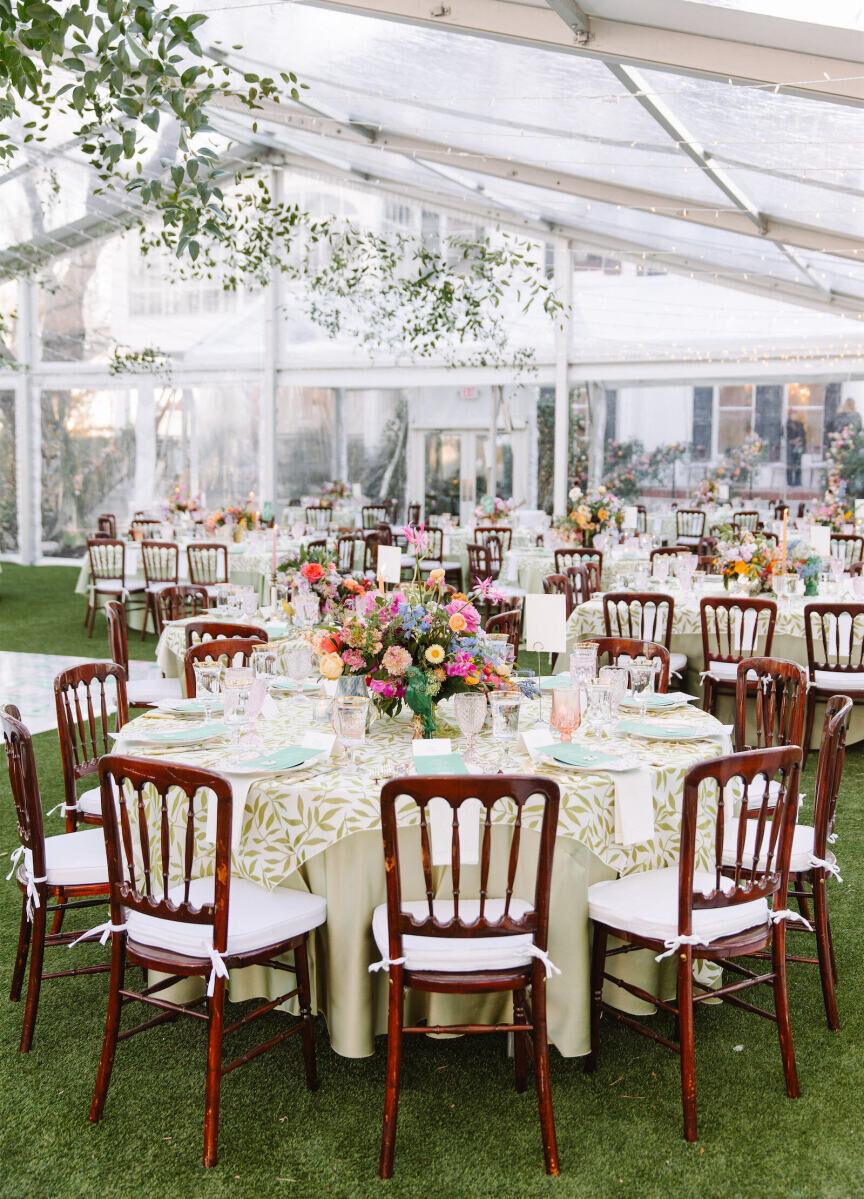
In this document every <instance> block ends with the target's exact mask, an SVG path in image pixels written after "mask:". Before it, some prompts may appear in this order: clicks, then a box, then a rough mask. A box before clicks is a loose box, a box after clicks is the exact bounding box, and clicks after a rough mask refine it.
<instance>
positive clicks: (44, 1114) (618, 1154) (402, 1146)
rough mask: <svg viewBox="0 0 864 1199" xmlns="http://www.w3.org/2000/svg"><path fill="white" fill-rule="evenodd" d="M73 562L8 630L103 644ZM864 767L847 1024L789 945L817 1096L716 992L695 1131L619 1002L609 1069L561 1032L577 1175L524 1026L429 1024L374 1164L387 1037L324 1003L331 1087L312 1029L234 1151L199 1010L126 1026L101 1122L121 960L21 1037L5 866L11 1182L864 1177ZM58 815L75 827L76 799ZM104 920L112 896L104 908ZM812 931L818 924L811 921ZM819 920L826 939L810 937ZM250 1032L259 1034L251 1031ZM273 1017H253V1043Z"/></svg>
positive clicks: (172, 1185) (3, 1134)
mask: <svg viewBox="0 0 864 1199" xmlns="http://www.w3.org/2000/svg"><path fill="white" fill-rule="evenodd" d="M74 581H75V572H74V570H72V569H70V568H68V567H47V568H38V569H30V570H26V569H24V568H20V567H18V568H16V567H11V566H8V567H7V566H4V568H3V573H2V576H0V593H2V597H3V598H2V603H0V649H6V650H9V649H15V650H39V651H40V652H43V653H64V654H76V655H83V654H92V655H93V656H94V657H96V656H104V655H105V654H106V639H105V630H104V622H102V621H100V622H97V633H96V636H95V637H94V638H93V640H92V641H89V640H88V638H87V637H86V635H85V634H84V631H83V628H82V626H81V622H82V621H83V600H82V599H81V597H74V600H73V597H72V595H71V592H72V588H73V586H74ZM140 645H141V643H140V642H138V641H137V639H135V638H133V639H132V641H131V642H130V650H132V652H133V653H135V651H137V650H138V647H139V646H140ZM153 645H154V642H153V639H152V637H151V638H150V639H149V640H148V641H147V642H145V643H144V646H143V650H144V655H145V656H146V655H150V656H152V652H153ZM136 656H138V655H137V654H136ZM0 698H2V699H3V700H12V701H14V698H15V697H14V695H9V696H5V697H0ZM35 746H36V754H37V763H38V767H39V772H40V779H41V784H42V797H43V803H44V806H45V808H46V809H47V808H50V807H52V806H53V805H54V804H55V803H58V802H59V801H60V799H61V798H62V786H61V780H60V756H59V750H58V746H57V736H56V733H54V732H48V733H43V734H41V735H39V736H38V737H36V738H35ZM814 772H815V755H811V761H810V766H809V768H808V771H807V773H806V776H805V782H804V787H803V789H804V791H805V792H806V793H807V796H808V800H807V801H805V808H804V813H803V819H805V820H806V819H809V817H810V814H811V812H810V805H809V801H810V800H811V799H812V787H813V777H814ZM0 788H2V796H0V849H2V850H3V851H4V853H5V852H7V851H8V850H10V849H12V848H13V847H14V846H15V845H16V843H17V841H16V833H15V821H14V813H13V807H12V802H11V798H10V795H9V788H8V783H7V780H6V776H5V768H4V770H3V780H2V783H0ZM862 788H864V754H862V753H860V752H858V751H857V750H853V751H852V752H850V753H849V755H848V757H847V764H846V774H845V778H844V783H843V788H842V791H841V795H840V802H839V807H838V822H837V824H838V831H839V833H840V839H839V841H838V844H837V851H838V857H839V860H840V864H841V866H842V873H843V877H844V879H845V882H844V883H843V884H842V885H841V884H839V883H836V882H834V883H832V884H830V887H831V890H830V900H831V910H832V917H833V920H832V923H833V925H834V931H835V939H836V948H837V958H838V967H839V971H840V986H839V988H838V1002H839V1006H840V1018H841V1024H842V1028H841V1030H840V1031H839V1032H836V1033H831V1032H829V1031H828V1029H827V1026H826V1024H825V1019H824V1011H823V1007H822V998H821V991H820V987H819V980H818V973H817V971H816V968H815V967H809V966H791V967H790V974H791V977H790V997H791V1006H792V1022H793V1033H794V1036H795V1047H796V1051H797V1057H798V1070H799V1075H800V1080H801V1089H802V1098H801V1099H800V1100H798V1101H794V1102H793V1101H791V1100H788V1099H787V1098H786V1096H785V1090H784V1087H783V1073H782V1067H781V1061H780V1052H779V1047H778V1045H777V1038H776V1030H775V1028H774V1026H773V1024H771V1023H769V1022H768V1021H764V1020H760V1019H758V1018H757V1017H755V1016H749V1015H748V1014H747V1013H744V1012H739V1011H735V1010H734V1009H732V1008H729V1007H725V1006H717V1007H711V1008H702V1009H701V1010H700V1011H699V1012H698V1013H697V1023H696V1052H697V1088H698V1089H697V1095H698V1100H699V1130H700V1136H701V1140H700V1141H699V1142H698V1143H697V1144H695V1145H688V1144H686V1143H685V1142H684V1140H683V1139H682V1136H681V1104H680V1094H679V1073H678V1059H677V1057H676V1056H674V1055H673V1054H671V1053H669V1052H668V1051H667V1050H665V1049H663V1048H662V1047H661V1046H658V1045H654V1044H653V1043H651V1042H648V1041H646V1040H644V1039H642V1038H640V1037H638V1036H636V1035H635V1034H632V1033H629V1032H628V1031H627V1030H626V1029H623V1028H621V1027H618V1026H611V1025H609V1024H608V1023H604V1027H603V1035H602V1043H601V1050H602V1051H601V1061H600V1068H599V1070H598V1072H597V1074H596V1075H595V1076H593V1077H587V1076H586V1075H585V1074H584V1073H583V1070H582V1064H581V1062H580V1061H579V1060H565V1059H563V1058H561V1057H560V1056H559V1055H558V1053H557V1052H556V1051H555V1050H554V1048H553V1050H552V1086H553V1099H554V1104H555V1115H556V1123H557V1132H558V1145H559V1150H560V1155H561V1162H562V1169H563V1174H562V1176H561V1177H560V1178H558V1179H548V1178H546V1176H545V1174H544V1173H543V1158H542V1152H541V1147H540V1133H539V1126H538V1121H537V1114H536V1105H535V1102H534V1099H533V1095H532V1092H531V1091H530V1090H529V1091H528V1092H527V1093H526V1094H525V1095H517V1094H516V1092H515V1090H514V1089H513V1081H512V1063H511V1062H510V1061H508V1059H507V1058H506V1057H505V1055H504V1051H503V1039H502V1038H496V1039H494V1040H493V1039H491V1038H485V1037H484V1038H480V1037H476V1038H461V1039H456V1040H450V1041H445V1042H435V1043H428V1044H427V1043H426V1041H425V1039H418V1038H410V1039H409V1041H408V1044H407V1048H406V1053H405V1060H404V1067H403V1078H404V1082H403V1091H402V1104H401V1110H400V1125H399V1135H398V1140H397V1149H396V1176H395V1178H394V1179H393V1181H392V1182H390V1183H386V1184H382V1183H380V1182H378V1181H377V1178H376V1171H377V1161H378V1141H379V1135H380V1119H381V1110H382V1106H383V1093H384V1090H383V1088H384V1060H385V1059H384V1052H385V1042H384V1039H383V1038H382V1039H381V1040H380V1041H379V1042H378V1044H377V1047H376V1054H375V1056H374V1057H372V1058H368V1059H365V1060H362V1061H350V1060H347V1059H344V1058H340V1057H337V1056H336V1055H335V1054H333V1053H332V1052H331V1051H330V1048H329V1044H328V1040H327V1032H326V1027H325V1025H324V1021H323V1019H319V1021H318V1054H319V1056H318V1067H319V1075H320V1078H321V1088H320V1090H319V1091H318V1092H317V1093H315V1094H309V1093H308V1092H307V1091H306V1090H305V1087H304V1085H303V1082H302V1076H303V1070H302V1065H301V1060H300V1044H299V1041H298V1040H296V1039H295V1040H292V1041H289V1042H288V1043H287V1045H285V1046H282V1047H279V1048H277V1049H276V1050H274V1051H273V1052H272V1053H270V1054H268V1055H266V1056H265V1057H263V1058H261V1059H259V1060H258V1061H256V1062H253V1063H251V1064H250V1065H248V1066H246V1067H244V1068H243V1069H242V1070H238V1071H236V1072H234V1073H232V1074H230V1075H228V1076H227V1077H226V1079H225V1080H224V1084H223V1091H222V1117H221V1128H220V1162H219V1165H218V1166H217V1167H216V1168H215V1169H213V1170H211V1171H205V1170H204V1169H203V1167H202V1166H201V1165H200V1161H201V1145H202V1131H203V1129H202V1124H203V1109H204V1073H203V1068H204V1057H205V1037H204V1030H203V1029H202V1028H200V1027H199V1026H198V1024H197V1023H193V1022H191V1021H183V1022H180V1023H177V1024H169V1025H164V1026H162V1027H159V1028H157V1029H154V1030H152V1031H150V1032H148V1033H143V1034H142V1035H141V1036H139V1037H134V1038H132V1039H131V1040H130V1041H125V1042H121V1044H120V1046H119V1048H118V1052H117V1059H116V1062H115V1067H114V1077H113V1082H112V1087H111V1091H110V1092H109V1096H108V1102H107V1105H106V1112H105V1117H104V1119H103V1121H102V1123H101V1124H99V1125H90V1124H89V1123H88V1122H87V1111H88V1107H89V1102H90V1096H91V1093H92V1087H93V1081H94V1077H95V1072H96V1064H97V1061H98V1054H99V1046H100V1039H101V1034H102V1027H103V1020H104V1013H105V994H106V976H101V975H97V976H92V977H87V976H84V977H81V978H72V979H60V980H58V981H56V982H49V983H46V984H44V986H43V990H42V1000H41V1007H40V1013H39V1020H38V1022H37V1026H36V1036H35V1043H34V1048H33V1050H32V1051H31V1053H30V1054H28V1055H26V1056H21V1055H19V1054H18V1051H17V1047H18V1038H19V1033H20V1023H21V1014H22V1012H21V1006H20V1005H15V1004H11V1003H9V1002H8V1001H7V1000H6V999H5V998H3V995H4V994H6V993H8V987H9V978H10V974H11V967H12V959H13V953H14V947H15V940H16V936H17V923H18V916H19V911H20V906H19V905H20V900H19V892H18V889H17V887H15V885H14V883H12V882H8V883H5V884H4V883H0V944H2V952H0V1072H2V1073H0V1195H2V1196H7V1195H8V1196H25V1195H26V1196H29V1197H31V1199H41V1197H42V1196H45V1197H46V1199H47V1197H49V1196H50V1197H63V1199H65V1197H66V1196H106V1197H111V1199H113V1197H114V1196H117V1197H120V1196H123V1197H124V1199H126V1197H127V1196H130V1195H131V1196H135V1197H138V1196H141V1197H144V1196H147V1197H149V1196H153V1197H159V1199H164V1197H166V1196H167V1197H171V1196H213V1197H217V1196H219V1197H221V1196H243V1197H244V1199H245V1197H248V1196H271V1195H272V1196H281V1195H290V1196H303V1197H306V1196H321V1195H333V1196H354V1195H357V1196H360V1195H382V1194H385V1193H386V1194H390V1195H393V1196H418V1197H420V1196H423V1197H425V1196H431V1195H436V1196H442V1197H446V1199H449V1197H451V1196H453V1197H456V1196H458V1197H460V1199H462V1197H465V1199H468V1197H473V1196H491V1195H494V1196H496V1197H497V1196H502V1197H503V1196H514V1197H516V1196H519V1197H520V1199H521V1197H524V1196H525V1195H553V1194H556V1195H562V1196H565V1195H566V1196H585V1197H590V1199H603V1197H605V1196H640V1197H641V1196H645V1197H649V1196H650V1197H652V1199H653V1197H655V1196H656V1197H657V1199H661V1197H662V1199H668V1197H669V1196H688V1197H689V1196H699V1199H713V1197H715V1196H716V1197H717V1199H720V1197H721V1196H722V1197H723V1199H734V1197H736V1196H739V1195H745V1194H749V1193H758V1194H760V1195H762V1196H767V1197H773V1196H781V1195H782V1196H787V1195H789V1196H796V1197H799V1196H826V1197H827V1196H857V1195H862V1194H864V1147H862V1146H864V1103H862V1095H864V1022H862V1019H861V1016H862V1013H864V964H862V956H861V953H860V949H859V940H858V938H859V936H860V935H861V932H862V928H864V914H862V908H861V902H860V895H861V892H860V888H861V886H862V879H864V869H862V867H861V866H860V863H861V862H862V861H864V852H862V851H864V812H862V803H861V796H862ZM50 824H51V825H52V831H58V832H59V831H60V821H59V817H53V818H52V820H51V822H50ZM55 824H56V829H55V828H54V825H55ZM856 863H857V864H856ZM0 864H2V863H0ZM3 873H4V874H5V870H4V872H3ZM85 918H86V913H85ZM95 922H96V919H95V917H94V918H93V919H92V920H91V921H88V923H95ZM83 923H84V919H83V918H82V924H83ZM790 939H791V938H790ZM794 941H795V943H797V944H800V943H801V942H802V938H800V937H796V938H794ZM806 943H807V945H808V952H809V945H810V944H811V942H810V940H809V939H807V942H806ZM66 952H67V951H66V950H63V949H59V950H54V951H52V954H51V956H50V957H49V962H50V961H51V957H53V959H54V960H55V961H56V959H57V957H58V956H59V957H60V958H61V961H62V959H63V955H65V954H66ZM74 952H75V953H76V955H77V956H78V961H79V962H80V963H81V964H83V963H84V962H86V961H95V960H97V959H98V958H99V956H100V955H101V954H105V953H106V951H104V950H101V949H100V948H99V947H98V946H93V947H87V948H83V949H82V948H80V947H79V949H76V950H75V951H74ZM50 968H51V967H50V965H49V969H50ZM127 1019H129V1017H128V1016H127ZM283 1019H285V1017H283V1016H281V1015H280V1014H279V1013H274V1014H272V1015H270V1016H268V1017H267V1018H266V1019H265V1020H264V1021H262V1022H261V1024H262V1026H265V1025H266V1026H267V1027H268V1028H269V1029H272V1030H277V1029H278V1028H279V1027H280V1026H281V1023H282V1021H283ZM257 1031H258V1032H261V1031H262V1029H259V1030H257ZM265 1035H266V1034H265ZM270 1035H273V1034H272V1033H270ZM243 1038H244V1034H243V1033H241V1034H239V1038H238V1044H239V1041H242V1040H243ZM255 1039H256V1030H255V1029H253V1030H251V1033H250V1035H249V1037H248V1038H247V1043H248V1044H250V1045H251V1044H252V1043H254V1040H255Z"/></svg>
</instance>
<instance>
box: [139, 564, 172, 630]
mask: <svg viewBox="0 0 864 1199" xmlns="http://www.w3.org/2000/svg"><path fill="white" fill-rule="evenodd" d="M141 561H142V562H143V564H144V584H145V588H146V590H145V596H146V603H145V607H144V620H143V622H142V624H141V640H142V641H143V640H144V638H145V637H146V635H147V618H148V616H151V615H152V617H153V631H154V633H156V635H157V636H158V635H159V634H160V633H161V632H162V626H161V624H160V623H159V608H158V606H157V604H156V597H157V596H158V595H159V592H160V591H163V590H164V589H165V588H166V587H176V586H177V584H178V582H179V581H180V548H179V546H178V545H177V542H176V541H142V542H141Z"/></svg>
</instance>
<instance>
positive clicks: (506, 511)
mask: <svg viewBox="0 0 864 1199" xmlns="http://www.w3.org/2000/svg"><path fill="white" fill-rule="evenodd" d="M515 508H516V505H515V504H514V503H513V501H512V500H503V499H502V498H501V496H500V495H484V496H483V499H482V500H481V501H480V503H479V504H478V505H477V507H476V508H475V509H474V518H475V520H484V521H487V522H488V523H489V524H495V523H496V522H497V521H501V520H507V518H508V517H509V516H510V513H511V512H513V511H514V510H515Z"/></svg>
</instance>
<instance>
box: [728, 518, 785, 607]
mask: <svg viewBox="0 0 864 1199" xmlns="http://www.w3.org/2000/svg"><path fill="white" fill-rule="evenodd" d="M779 558H780V550H779V549H778V547H777V546H776V545H775V543H774V542H773V541H772V540H769V538H767V537H765V536H763V534H761V533H750V532H745V533H742V534H741V536H740V537H738V538H736V539H735V540H725V539H722V538H721V540H720V541H718V542H717V558H716V561H717V564H718V565H719V567H720V573H721V574H722V575H723V582H724V584H725V586H726V587H727V588H728V587H729V586H730V585H731V584H733V583H737V584H738V585H740V586H744V587H748V588H749V590H750V592H751V593H753V592H756V591H761V590H762V589H763V588H765V589H768V588H770V586H771V575H772V574H773V573H774V564H775V563H776V562H777V561H778V559H779Z"/></svg>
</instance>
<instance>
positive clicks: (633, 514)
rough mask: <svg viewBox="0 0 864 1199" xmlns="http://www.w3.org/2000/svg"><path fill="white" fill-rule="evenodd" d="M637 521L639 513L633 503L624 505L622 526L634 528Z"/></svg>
mask: <svg viewBox="0 0 864 1199" xmlns="http://www.w3.org/2000/svg"><path fill="white" fill-rule="evenodd" d="M638 522H639V513H638V510H637V508H636V505H635V504H625V505H624V528H625V529H635V528H636V526H637V524H638Z"/></svg>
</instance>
